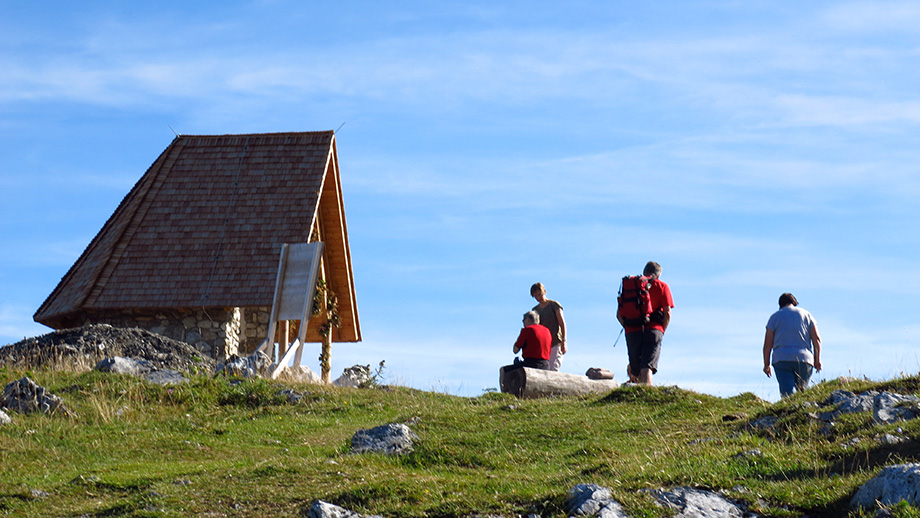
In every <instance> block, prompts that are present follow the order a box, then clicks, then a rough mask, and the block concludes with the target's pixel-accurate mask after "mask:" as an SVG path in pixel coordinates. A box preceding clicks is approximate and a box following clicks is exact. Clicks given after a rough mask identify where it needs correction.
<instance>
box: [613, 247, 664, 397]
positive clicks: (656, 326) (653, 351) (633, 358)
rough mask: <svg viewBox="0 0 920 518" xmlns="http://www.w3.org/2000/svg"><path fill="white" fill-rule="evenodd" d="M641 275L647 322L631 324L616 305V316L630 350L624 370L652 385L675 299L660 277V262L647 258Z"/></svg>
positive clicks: (642, 383)
mask: <svg viewBox="0 0 920 518" xmlns="http://www.w3.org/2000/svg"><path fill="white" fill-rule="evenodd" d="M642 275H643V276H645V277H646V278H647V279H648V300H649V306H648V310H649V312H650V313H648V322H646V323H644V324H641V325H634V324H631V323H629V322H627V321H626V319H625V318H624V317H623V315H622V314H621V313H620V310H619V309H618V310H617V320H619V321H620V324H622V325H623V330H624V333H625V336H626V350H627V353H628V354H629V366H628V367H627V373H629V378H630V381H631V382H632V381H633V380H635V382H637V383H639V384H640V385H651V384H652V375H653V374H655V373H656V372H658V359H659V358H660V357H661V341H662V340H663V339H664V332H665V330H667V329H668V325H669V324H670V323H671V308H673V307H674V299H673V297H672V296H671V288H670V286H668V284H667V283H666V282H664V281H662V280H661V279H660V277H661V265H660V264H658V263H656V262H654V261H649V262H648V263H647V264H646V265H645V269H644V270H643V272H642Z"/></svg>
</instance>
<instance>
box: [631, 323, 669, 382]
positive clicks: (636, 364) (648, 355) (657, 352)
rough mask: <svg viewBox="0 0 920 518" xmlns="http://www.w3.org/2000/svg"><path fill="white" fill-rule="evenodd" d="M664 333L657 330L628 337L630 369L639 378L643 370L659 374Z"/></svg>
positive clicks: (634, 333) (632, 334)
mask: <svg viewBox="0 0 920 518" xmlns="http://www.w3.org/2000/svg"><path fill="white" fill-rule="evenodd" d="M662 338H664V333H662V332H661V331H659V330H657V329H646V330H644V331H635V332H633V333H628V334H627V335H626V351H627V352H628V353H629V369H630V370H631V371H632V373H633V375H635V376H638V375H639V373H640V372H642V369H650V370H651V371H652V374H655V373H656V372H658V358H659V357H660V356H661V339H662Z"/></svg>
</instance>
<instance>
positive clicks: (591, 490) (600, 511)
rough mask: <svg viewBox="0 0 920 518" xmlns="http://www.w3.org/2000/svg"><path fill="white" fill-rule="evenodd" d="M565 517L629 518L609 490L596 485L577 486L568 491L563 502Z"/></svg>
mask: <svg viewBox="0 0 920 518" xmlns="http://www.w3.org/2000/svg"><path fill="white" fill-rule="evenodd" d="M565 510H566V513H567V516H599V517H601V518H629V515H627V514H626V513H625V511H623V507H622V506H621V505H620V503H619V502H617V501H616V500H614V499H613V497H612V496H611V494H610V490H609V489H607V488H606V487H603V486H599V485H597V484H578V485H577V486H575V487H573V488H572V489H570V490H569V494H568V497H567V498H566V502H565Z"/></svg>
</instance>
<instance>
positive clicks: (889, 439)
mask: <svg viewBox="0 0 920 518" xmlns="http://www.w3.org/2000/svg"><path fill="white" fill-rule="evenodd" d="M905 441H907V439H905V438H903V437H898V436H897V435H892V434H890V433H886V434H885V435H883V436H881V437H879V438H878V443H879V444H881V445H884V446H894V445H896V444H901V443H902V442H905Z"/></svg>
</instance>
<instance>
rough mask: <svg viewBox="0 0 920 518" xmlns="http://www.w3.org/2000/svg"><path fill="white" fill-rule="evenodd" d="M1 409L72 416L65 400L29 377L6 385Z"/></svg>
mask: <svg viewBox="0 0 920 518" xmlns="http://www.w3.org/2000/svg"><path fill="white" fill-rule="evenodd" d="M0 408H8V409H10V410H15V411H17V412H19V413H22V414H28V413H30V412H42V413H45V414H53V413H56V412H60V413H63V414H65V415H69V414H70V411H69V410H68V409H67V407H65V406H64V400H62V399H61V398H59V397H58V396H55V395H54V394H52V393H50V392H48V391H47V390H45V387H41V386H39V385H37V384H36V383H35V382H34V381H32V380H31V379H29V378H28V377H25V378H22V379H21V380H18V381H11V382H9V383H7V384H6V388H4V389H3V398H2V399H0Z"/></svg>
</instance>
